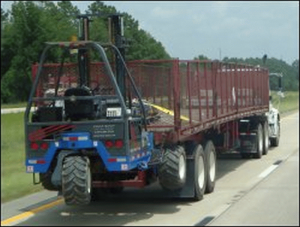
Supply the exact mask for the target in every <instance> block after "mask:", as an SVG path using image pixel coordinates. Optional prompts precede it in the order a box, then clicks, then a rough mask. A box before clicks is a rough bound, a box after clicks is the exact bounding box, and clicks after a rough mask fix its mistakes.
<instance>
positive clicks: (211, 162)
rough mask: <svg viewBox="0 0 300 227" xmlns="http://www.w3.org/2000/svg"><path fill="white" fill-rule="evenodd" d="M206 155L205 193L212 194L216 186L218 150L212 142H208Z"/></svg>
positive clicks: (205, 150) (205, 149)
mask: <svg viewBox="0 0 300 227" xmlns="http://www.w3.org/2000/svg"><path fill="white" fill-rule="evenodd" d="M204 154H205V158H206V167H207V168H206V173H207V176H206V189H205V193H211V192H213V191H214V188H215V184H216V159H217V156H216V149H215V146H214V144H213V142H212V141H211V140H209V141H207V143H206V144H205V148H204Z"/></svg>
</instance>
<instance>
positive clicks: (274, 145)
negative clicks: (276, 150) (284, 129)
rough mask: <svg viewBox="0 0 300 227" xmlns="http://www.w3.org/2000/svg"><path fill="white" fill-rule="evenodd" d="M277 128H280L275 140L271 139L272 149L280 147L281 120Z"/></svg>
mask: <svg viewBox="0 0 300 227" xmlns="http://www.w3.org/2000/svg"><path fill="white" fill-rule="evenodd" d="M277 127H278V131H277V136H276V137H275V138H270V145H271V146H272V147H278V146H279V139H280V123H279V120H278V121H277Z"/></svg>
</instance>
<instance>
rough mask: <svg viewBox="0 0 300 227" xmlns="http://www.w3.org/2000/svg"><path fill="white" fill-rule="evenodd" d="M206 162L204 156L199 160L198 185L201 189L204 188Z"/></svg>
mask: <svg viewBox="0 0 300 227" xmlns="http://www.w3.org/2000/svg"><path fill="white" fill-rule="evenodd" d="M204 173H205V172H204V160H203V156H200V157H199V159H198V185H199V187H200V188H203V186H204V179H205V178H204Z"/></svg>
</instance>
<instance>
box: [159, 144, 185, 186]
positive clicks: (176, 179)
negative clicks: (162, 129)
mask: <svg viewBox="0 0 300 227" xmlns="http://www.w3.org/2000/svg"><path fill="white" fill-rule="evenodd" d="M158 177H159V183H160V185H161V186H162V188H163V189H165V190H171V191H174V190H178V189H181V188H182V187H183V186H184V184H185V180H186V154H185V150H184V148H183V147H182V146H174V147H172V148H171V147H169V148H166V149H165V151H164V154H163V156H162V162H161V164H160V165H159V167H158Z"/></svg>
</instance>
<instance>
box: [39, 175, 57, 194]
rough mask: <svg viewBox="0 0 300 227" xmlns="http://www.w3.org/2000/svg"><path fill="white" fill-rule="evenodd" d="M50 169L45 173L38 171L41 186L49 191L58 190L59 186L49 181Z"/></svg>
mask: <svg viewBox="0 0 300 227" xmlns="http://www.w3.org/2000/svg"><path fill="white" fill-rule="evenodd" d="M51 177H52V171H47V172H46V173H40V181H41V183H42V186H43V187H44V188H45V189H46V190H49V191H59V190H60V189H61V187H58V186H55V185H54V184H52V181H51Z"/></svg>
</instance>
